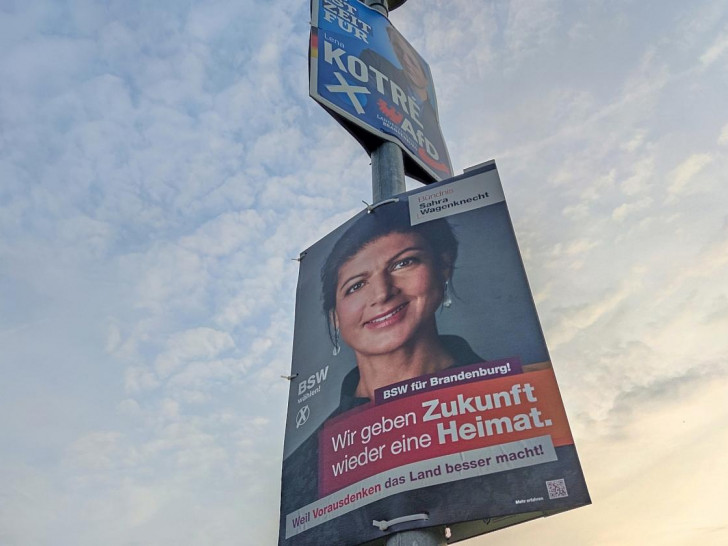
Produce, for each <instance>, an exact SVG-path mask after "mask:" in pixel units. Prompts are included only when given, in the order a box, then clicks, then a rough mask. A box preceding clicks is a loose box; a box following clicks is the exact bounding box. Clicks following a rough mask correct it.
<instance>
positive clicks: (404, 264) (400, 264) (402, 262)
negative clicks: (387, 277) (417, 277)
mask: <svg viewBox="0 0 728 546" xmlns="http://www.w3.org/2000/svg"><path fill="white" fill-rule="evenodd" d="M415 261H416V259H415V258H402V259H401V260H398V261H396V262H395V263H394V265H393V266H392V271H396V270H397V269H402V268H403V267H407V266H408V265H412V264H413V263H415Z"/></svg>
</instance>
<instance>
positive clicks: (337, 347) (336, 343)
mask: <svg viewBox="0 0 728 546" xmlns="http://www.w3.org/2000/svg"><path fill="white" fill-rule="evenodd" d="M340 352H341V345H339V329H338V328H337V329H336V330H334V350H333V351H331V354H333V355H334V356H336V355H338V354H339V353H340Z"/></svg>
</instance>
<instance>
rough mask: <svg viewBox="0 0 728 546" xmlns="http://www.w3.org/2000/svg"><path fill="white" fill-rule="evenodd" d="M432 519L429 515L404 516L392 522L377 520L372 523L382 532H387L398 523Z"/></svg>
mask: <svg viewBox="0 0 728 546" xmlns="http://www.w3.org/2000/svg"><path fill="white" fill-rule="evenodd" d="M428 519H430V516H429V514H425V513H422V514H412V515H410V516H402V517H399V518H394V519H390V520H388V521H387V520H381V521H377V520H376V519H375V520H374V521H372V525H374V527H378V528H379V530H380V531H386V530H387V529H389V528H390V527H391V526H392V525H397V524H398V523H406V522H408V521H427V520H428Z"/></svg>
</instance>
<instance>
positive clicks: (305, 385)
mask: <svg viewBox="0 0 728 546" xmlns="http://www.w3.org/2000/svg"><path fill="white" fill-rule="evenodd" d="M328 373H329V367H328V366H326V367H325V368H322V369H320V370H319V371H317V372H316V373H315V374H313V375H311V376H309V378H308V379H304V380H303V381H301V382H300V383H299V384H298V396H301V395H302V394H304V393H305V392H306V391H310V390H311V389H315V388H316V387H318V386H319V385H321V383H323V382H324V381H326V375H327V374H328Z"/></svg>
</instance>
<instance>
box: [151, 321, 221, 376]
mask: <svg viewBox="0 0 728 546" xmlns="http://www.w3.org/2000/svg"><path fill="white" fill-rule="evenodd" d="M166 346H167V348H166V350H165V351H164V352H163V353H161V354H160V355H159V356H158V357H157V358H156V360H155V363H154V367H155V370H156V371H157V373H158V374H159V376H160V377H167V376H169V375H170V374H171V373H172V372H174V371H175V370H177V369H179V368H180V366H183V365H184V364H185V363H188V362H190V361H195V360H210V359H213V358H216V357H218V356H219V355H220V354H222V353H224V352H226V351H229V350H231V349H232V348H234V347H235V342H234V341H233V339H232V337H231V336H230V334H228V333H227V332H220V331H218V330H214V329H212V328H194V329H192V330H187V331H184V332H179V333H176V334H173V335H172V336H171V337H170V338H169V339H168V340H167V342H166Z"/></svg>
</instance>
